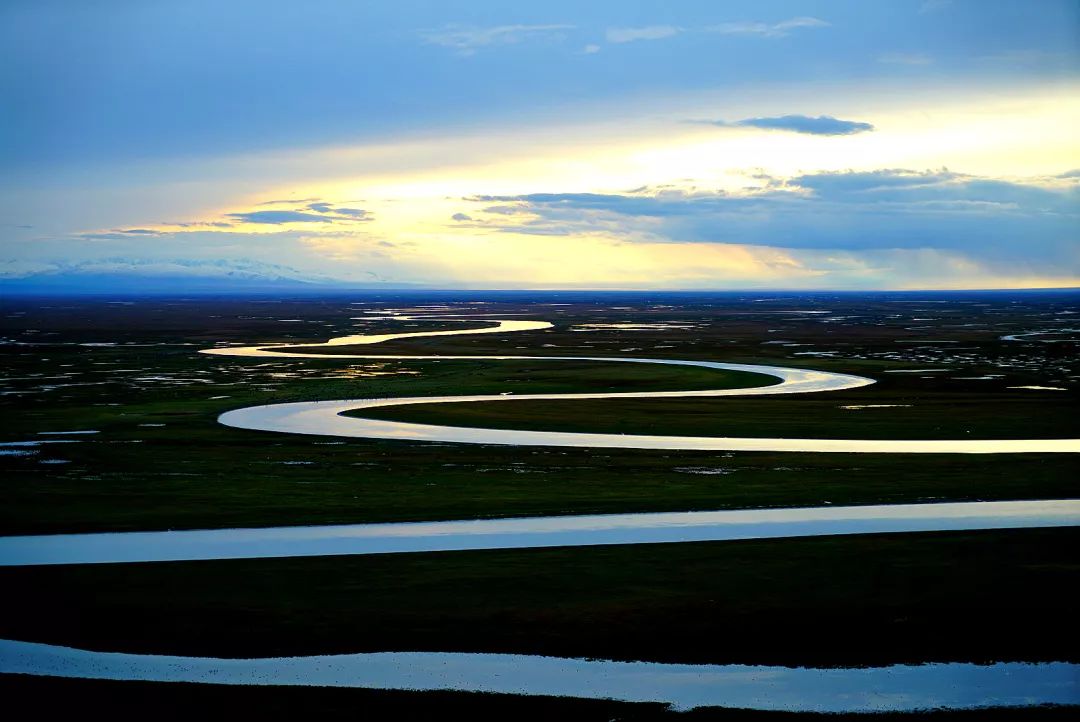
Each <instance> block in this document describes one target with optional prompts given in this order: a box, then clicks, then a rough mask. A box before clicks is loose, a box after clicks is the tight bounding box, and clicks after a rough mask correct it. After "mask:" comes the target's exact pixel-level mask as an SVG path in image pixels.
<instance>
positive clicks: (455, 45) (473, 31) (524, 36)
mask: <svg viewBox="0 0 1080 722" xmlns="http://www.w3.org/2000/svg"><path fill="white" fill-rule="evenodd" d="M574 27H575V26H573V25H496V26H493V27H476V26H471V25H446V26H444V27H442V28H438V29H433V30H422V31H421V32H420V37H422V38H423V39H424V42H426V43H428V44H430V45H439V46H441V47H444V48H450V49H451V50H456V51H457V53H458V54H459V55H474V54H476V51H477V50H479V49H480V48H487V47H492V46H498V45H516V44H518V43H522V42H525V41H526V40H534V39H540V38H547V39H558V38H561V37H562V35H563V34H564V31H566V30H573V29H574Z"/></svg>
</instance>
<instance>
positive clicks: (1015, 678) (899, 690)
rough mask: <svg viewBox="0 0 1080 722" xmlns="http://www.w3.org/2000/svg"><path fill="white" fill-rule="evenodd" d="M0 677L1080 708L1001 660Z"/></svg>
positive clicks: (1049, 671) (1075, 674) (1038, 674)
mask: <svg viewBox="0 0 1080 722" xmlns="http://www.w3.org/2000/svg"><path fill="white" fill-rule="evenodd" d="M0 672H8V673H16V674H36V675H47V676H55V677H78V678H89V679H125V680H147V681H158V682H203V683H210V684H227V685H300V686H320V687H366V688H376V689H403V690H459V691H470V692H497V693H506V694H525V695H550V696H560V697H579V698H592V699H617V700H624V701H628V702H665V703H669V704H671V705H672V706H673V707H675V708H676V709H682V710H686V709H693V708H695V707H706V706H710V707H736V708H743V709H760V710H791V711H796V710H798V711H815V712H872V711H912V710H920V709H931V708H941V709H963V708H977V707H1015V706H1029V705H1033V704H1078V703H1080V689H1078V681H1080V665H1076V664H1067V663H1060V662H1054V663H1045V664H1026V663H999V664H991V665H975V664H962V663H950V664H925V665H918V666H907V665H897V666H892V667H873V668H860V669H811V668H794V669H792V668H788V667H766V666H745V665H711V664H709V665H704V664H703V665H691V664H660V663H654V662H611V661H606V660H591V659H590V660H585V659H563V658H558V657H536V656H528V655H518V654H475V653H474V654H469V653H453V652H382V653H366V654H343V655H328V656H316V657H278V658H269V659H214V658H205V657H171V656H158V655H140V654H118V653H107V652H92V651H85V650H79V649H71V648H69V647H56V646H52V645H46V644H35V643H31V642H16V641H9V640H0Z"/></svg>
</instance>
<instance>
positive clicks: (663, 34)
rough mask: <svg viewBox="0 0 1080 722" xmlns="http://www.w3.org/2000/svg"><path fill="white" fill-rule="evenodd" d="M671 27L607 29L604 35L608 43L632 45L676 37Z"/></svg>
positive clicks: (673, 27)
mask: <svg viewBox="0 0 1080 722" xmlns="http://www.w3.org/2000/svg"><path fill="white" fill-rule="evenodd" d="M680 32H681V29H680V28H677V27H675V26H673V25H648V26H646V27H640V28H608V29H607V32H606V33H605V34H604V35H605V37H606V38H607V41H608V42H609V43H632V42H635V41H638V40H663V39H664V38H670V37H673V36H675V35H678V34H679V33H680Z"/></svg>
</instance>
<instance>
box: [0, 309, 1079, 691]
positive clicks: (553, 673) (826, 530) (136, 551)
mask: <svg viewBox="0 0 1080 722" xmlns="http://www.w3.org/2000/svg"><path fill="white" fill-rule="evenodd" d="M397 318H399V319H402V320H408V319H411V318H433V317H432V316H425V317H408V316H397ZM444 318H445V317H444ZM458 320H473V319H458ZM476 320H487V319H476ZM491 322H492V323H494V324H496V325H494V326H492V327H490V328H483V329H469V330H465V329H462V330H450V331H426V332H413V333H401V334H382V335H362V336H345V337H340V338H336V339H332V340H331V341H329V342H327V343H325V344H277V345H273V346H247V347H229V348H215V349H206V350H204V351H203V353H209V354H216V355H226V356H256V357H267V356H271V357H287V358H320V359H327V358H345V359H413V360H435V359H469V360H503V359H507V360H509V359H528V360H545V361H547V360H550V361H563V360H590V361H608V362H612V361H617V362H623V363H661V364H671V365H688V366H701V367H705V368H714V369H718V370H737V371H752V372H756V373H761V374H766V375H769V376H772V377H774V378H776V379H777V380H778V383H776V384H774V385H771V386H759V387H753V388H744V389H717V390H706V391H686V392H680V391H670V392H639V393H619V394H532V395H522V396H504V395H497V396H495V395H484V396H453V397H437V398H429V397H418V398H404V399H401V398H399V399H361V400H352V401H328V402H327V401H324V402H307V403H299V404H271V405H267V406H256V407H249V408H246V409H237V410H235V411H230V412H227V413H225V414H223V415H222V416H221V417H220V421H221V422H222V423H223V424H226V425H230V426H236V427H240V428H248V429H258V430H265V431H279V432H287V433H302V434H316V435H331V436H346V437H350V436H351V437H361V438H379V439H407V440H424V441H453V442H460V443H500V444H517V445H545V446H585V447H621V448H649V449H714V450H772V451H848V452H860V451H868V452H869V451H873V452H888V453H893V452H909V453H940V452H955V453H994V452H1017V451H1026V452H1078V451H1080V440H1076V439H1049V440H1046V439H1035V440H1024V439H1021V440H1006V441H1002V440H994V441H979V440H974V441H972V440H953V441H949V440H946V441H898V440H885V441H877V440H858V439H768V438H712V437H686V436H670V437H662V436H622V435H615V434H567V433H559V432H537V431H516V430H512V429H498V430H496V429H470V428H457V427H446V426H431V425H422V424H407V423H400V422H389V421H374V420H368V419H361V418H349V417H343V416H341V415H340V414H341V413H342V412H344V411H349V410H354V409H364V408H375V407H378V406H396V405H404V404H414V403H453V402H464V401H507V400H518V399H601V398H676V397H689V396H705V397H709V396H717V397H719V396H740V395H764V394H784V393H804V392H819V391H830V390H839V389H852V388H857V387H860V386H865V385H867V384H871V383H874V382H873V380H872V379H867V378H863V377H859V376H850V375H845V374H832V373H827V372H822V371H812V370H806V369H792V368H784V367H774V366H753V365H744V364H726V363H720V362H711V361H681V360H669V359H647V358H606V357H576V358H573V359H569V358H567V357H545V356H385V355H357V354H333V355H329V354H319V353H310V352H305V351H296V350H289V349H296V348H298V347H308V346H313V345H323V346H348V345H360V344H372V343H379V342H382V341H388V340H392V339H397V338H409V337H419V336H446V335H461V334H473V333H500V332H507V331H528V330H538V329H543V328H549V327H550V326H551V324H549V323H547V322H542V321H504V320H491ZM1077 525H1080V501H1077V500H1039V501H1008V502H969V503H945V504H906V505H899V504H898V505H886V506H860V507H816V508H808V509H757V510H735V511H716V512H675V513H658V514H610V515H595V516H572V517H541V518H532V519H487V520H474V521H449V522H422V523H403V524H354V525H335V526H317V527H278V528H269V529H216V530H195V531H179V532H128V533H119V534H61V535H49V536H22V537H3V538H0V566H22V565H35V564H93V563H116V562H154V561H174V560H209V559H239V558H265V557H295V556H326V555H335V554H385V553H395V552H397V553H402V552H431V551H450V550H470V549H517V548H535V547H553V546H589V545H597V544H647V543H664V542H690V541H722V540H734V539H762V538H781V537H805V536H819V535H832V534H865V533H885V532H920V531H945V530H950V531H957V530H971V529H1007V528H1018V527H1060V526H1077ZM0 673H11V674H30V675H40V676H54V677H72V678H84V679H114V680H147V681H160V682H202V683H210V684H227V685H299V686H326V687H361V688H375V689H401V690H458V691H471V692H494V693H507V694H523V695H555V696H569V697H580V698H597V699H600V698H602V699H616V700H623V701H628V702H662V703H667V704H670V705H672V706H673V707H674V708H676V709H693V708H695V707H704V706H720V707H731V708H744V709H760V710H787V711H814V712H884V711H915V710H922V709H972V708H984V707H1022V706H1030V705H1036V704H1067V705H1075V704H1080V683H1078V680H1080V665H1076V664H1068V663H1061V662H1050V663H1039V664H1029V663H1018V662H1002V663H997V664H990V665H975V664H966V663H948V664H924V665H917V666H908V665H896V666H891V667H877V668H859V669H810V668H795V669H792V668H787V667H767V666H746V665H686V664H661V663H652V662H614V661H605V660H595V659H563V658H555V657H540V656H530V655H514V654H474V653H455V652H378V653H365V654H351V655H333V656H315V657H282V658H270V659H214V658H201V657H174V656H163V655H137V654H125V653H110V652H99V651H88V650H79V649H73V648H69V647H60V646H53V645H47V644H38V643H33V642H23V641H13V640H0Z"/></svg>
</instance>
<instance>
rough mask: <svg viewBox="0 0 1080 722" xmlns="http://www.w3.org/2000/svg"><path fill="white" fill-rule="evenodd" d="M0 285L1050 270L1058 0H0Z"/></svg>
mask: <svg viewBox="0 0 1080 722" xmlns="http://www.w3.org/2000/svg"><path fill="white" fill-rule="evenodd" d="M0 92H2V97H3V98H4V102H3V103H2V104H0V288H2V284H4V283H13V282H14V283H27V282H33V281H34V280H35V279H52V281H53V282H54V283H55V281H56V279H61V280H62V282H63V283H69V284H71V286H72V288H76V287H78V286H79V285H80V284H85V283H89V282H90V281H89V280H87V279H91V278H100V277H101V276H103V275H106V276H108V275H116V274H120V275H125V276H131V277H148V278H159V277H168V278H173V279H181V280H183V279H186V278H192V279H207V278H209V279H220V280H221V281H222V282H223V283H228V282H229V280H230V279H248V278H264V279H278V278H283V279H284V278H287V279H296V280H303V281H310V282H315V283H346V284H352V285H357V286H367V285H375V286H379V287H429V288H474V289H508V288H540V289H544V288H574V289H653V288H656V289H691V290H693V289H701V290H713V289H752V288H769V289H954V288H955V289H960V288H1039V287H1075V286H1080V222H1078V220H1080V134H1078V132H1077V130H1076V129H1077V128H1080V3H1077V2H1075V0H1065V1H1061V2H1058V1H1057V0H1032V1H1030V2H1023V3H1020V2H1015V1H1009V2H1001V1H998V0H970V1H969V0H876V1H875V2H865V1H859V2H844V1H841V0H830V1H824V0H817V1H815V0H806V1H798V2H797V1H795V0H754V1H753V2H742V1H741V0H730V1H726V2H715V1H714V0H708V1H701V2H690V1H686V0H682V1H680V0H667V1H666V2H633V1H632V0H618V1H607V0H602V1H597V2H589V3H583V2H580V0H575V1H574V2H565V1H563V0H548V1H546V2H544V3H507V2H502V1H494V0H492V1H488V0H471V1H469V2H465V1H461V0H440V1H438V2H419V1H416V0H394V1H392V2H391V1H383V0H371V1H369V2H352V1H346V0H308V1H307V2H303V3H297V2H284V1H278V0H258V1H252V0H232V1H231V2H228V3H222V2H218V1H216V0H215V1H212V2H211V1H208V0H185V1H181V0H172V1H171V2H166V1H163V0H100V1H98V2H93V3H87V2H79V1H68V0H5V2H3V3H2V4H0Z"/></svg>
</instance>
